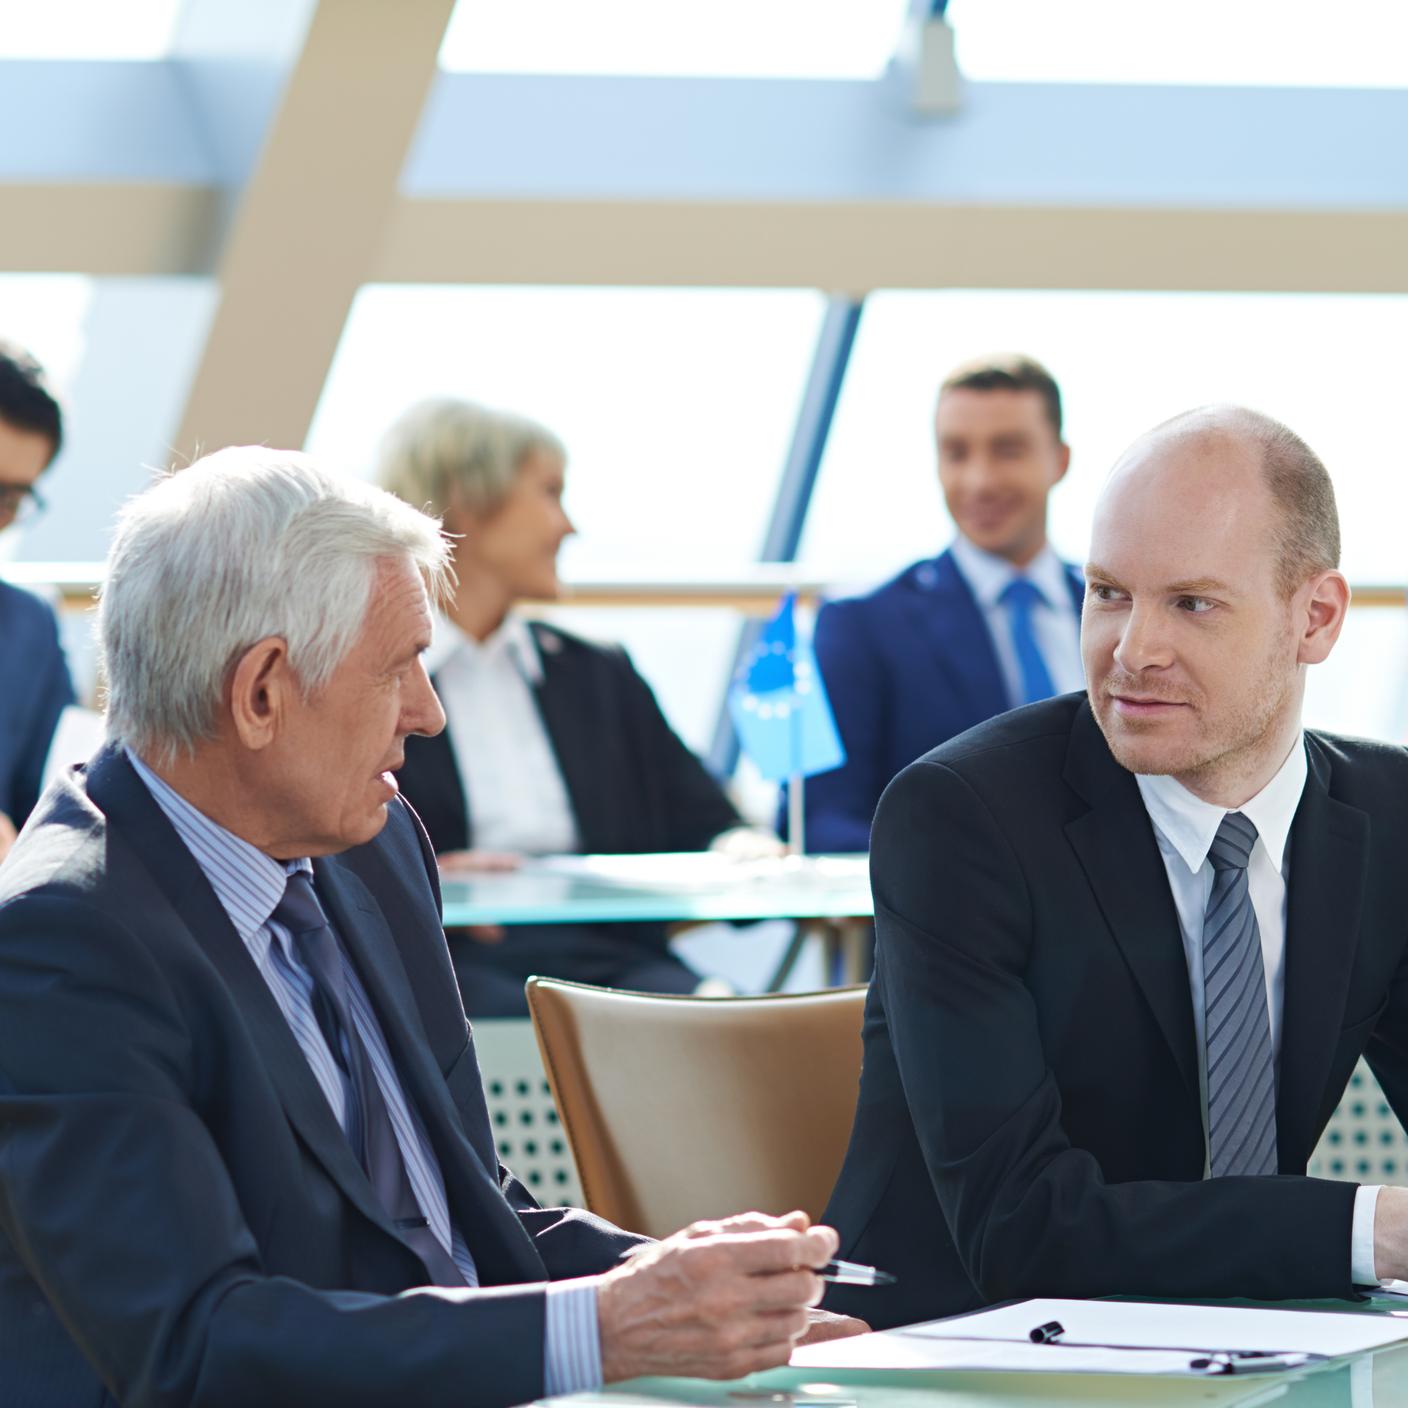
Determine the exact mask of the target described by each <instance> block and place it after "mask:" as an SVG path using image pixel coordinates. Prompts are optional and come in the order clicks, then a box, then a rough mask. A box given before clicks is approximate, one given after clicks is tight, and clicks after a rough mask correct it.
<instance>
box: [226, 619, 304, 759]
mask: <svg viewBox="0 0 1408 1408" xmlns="http://www.w3.org/2000/svg"><path fill="white" fill-rule="evenodd" d="M298 698H299V687H298V680H297V678H296V677H295V676H294V673H293V669H292V667H291V666H290V665H289V659H288V642H287V641H285V640H284V638H283V637H282V636H268V637H266V638H265V639H264V640H261V641H256V642H255V643H254V644H253V645H251V646H250V647H249V649H248V650H246V651H245V653H244V654H243V655H241V656H240V658H239V659H238V660H237V661H236V662H235V668H234V669H233V670H232V671H231V672H230V722H231V724H232V726H233V728H234V730H235V736H236V737H237V738H238V739H239V741H240V743H241V745H242V746H243V747H245V748H248V749H249V750H250V751H251V752H258V751H259V750H261V749H263V748H267V747H268V746H269V745H270V744H271V743H272V742H273V741H274V739H275V738H276V737H277V736H278V732H279V727H280V725H281V724H282V723H283V721H284V720H285V718H286V717H287V715H288V711H289V709H290V707H291V706H292V705H293V704H294V703H296V702H297V700H298Z"/></svg>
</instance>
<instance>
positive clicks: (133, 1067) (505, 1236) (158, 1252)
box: [0, 749, 638, 1408]
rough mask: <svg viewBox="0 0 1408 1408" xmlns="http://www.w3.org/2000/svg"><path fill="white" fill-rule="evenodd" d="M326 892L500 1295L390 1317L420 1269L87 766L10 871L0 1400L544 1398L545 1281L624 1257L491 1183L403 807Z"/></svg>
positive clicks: (580, 1224)
mask: <svg viewBox="0 0 1408 1408" xmlns="http://www.w3.org/2000/svg"><path fill="white" fill-rule="evenodd" d="M314 866H315V870H316V872H317V879H318V886H319V890H320V893H321V894H322V895H323V896H324V897H325V899H326V900H327V902H328V905H329V909H330V911H331V912H332V914H333V916H334V919H335V922H336V923H337V926H338V929H339V931H340V933H341V934H342V936H343V939H344V941H345V943H346V945H347V948H348V952H349V955H350V956H351V958H352V961H353V962H354V963H355V964H356V966H357V968H358V971H359V973H360V976H361V978H362V981H363V983H364V984H365V986H366V989H367V992H368V994H369V996H370V997H371V999H372V1002H373V1004H374V1005H375V1007H376V1010H377V1015H378V1017H379V1019H380V1021H381V1024H382V1027H383V1029H384V1031H385V1033H386V1038H387V1044H388V1046H389V1048H390V1050H391V1052H392V1054H393V1057H394V1059H395V1061H396V1064H397V1068H398V1071H399V1073H400V1076H401V1080H402V1082H403V1085H404V1087H405V1090H406V1094H407V1096H408V1097H409V1099H410V1100H411V1101H412V1102H413V1103H414V1105H415V1108H416V1109H417V1110H418V1111H419V1113H420V1116H421V1118H422V1119H423V1121H424V1123H425V1125H426V1128H427V1130H428V1132H429V1135H430V1139H431V1143H432V1144H433V1146H434V1149H435V1152H436V1155H437V1157H438V1159H439V1162H440V1167H441V1170H442V1172H443V1174H444V1179H445V1187H446V1193H447V1196H448V1199H449V1204H450V1210H451V1216H452V1217H453V1218H454V1219H455V1221H456V1223H457V1225H458V1226H459V1227H460V1228H461V1230H462V1231H463V1233H464V1236H465V1240H466V1242H467V1244H468V1246H469V1248H470V1251H471V1252H472V1253H473V1255H474V1258H475V1261H476V1263H477V1265H478V1269H479V1273H480V1276H481V1278H482V1280H483V1282H484V1284H485V1286H486V1287H489V1288H491V1289H486V1290H483V1291H463V1292H436V1291H429V1292H421V1293H418V1294H417V1293H413V1294H410V1295H403V1294H401V1293H402V1292H406V1291H408V1290H411V1289H412V1288H413V1287H415V1286H417V1285H419V1284H420V1283H421V1282H422V1281H423V1280H424V1273H423V1271H422V1270H421V1268H420V1267H419V1265H418V1262H417V1260H416V1258H415V1257H414V1256H413V1255H412V1253H411V1252H410V1249H409V1248H408V1247H407V1246H406V1245H405V1244H404V1243H403V1242H402V1240H401V1239H400V1237H399V1236H398V1235H397V1233H396V1231H395V1230H394V1228H393V1227H392V1226H391V1225H390V1223H389V1222H388V1220H387V1218H386V1216H385V1214H384V1213H383V1212H382V1210H381V1208H380V1206H379V1205H378V1204H377V1203H376V1201H375V1199H374V1197H373V1195H372V1193H371V1189H370V1185H369V1184H368V1183H367V1180H366V1178H365V1176H364V1175H363V1174H362V1172H361V1170H360V1167H359V1166H358V1164H357V1163H356V1160H355V1158H354V1156H353V1154H352V1152H351V1149H350V1146H349V1145H348V1144H347V1141H346V1139H345V1138H344V1137H343V1135H342V1132H341V1130H340V1128H339V1127H338V1125H337V1122H336V1120H335V1118H334V1117H333V1115H332V1112H331V1110H330V1108H329V1106H328V1104H327V1102H326V1100H325V1099H324V1098H323V1096H322V1093H321V1091H320V1089H319V1087H318V1085H317V1083H316V1081H315V1079H314V1077H313V1075H312V1072H311V1070H310V1069H309V1067H308V1064H307V1061H306V1060H305V1058H304V1056H303V1054H302V1051H301V1050H300V1049H299V1047H298V1044H297V1041H296V1040H295V1038H294V1036H293V1034H292V1032H291V1030H290V1029H289V1027H288V1025H287V1023H286V1022H285V1021H284V1018H283V1016H282V1014H281V1012H280V1010H279V1008H278V1006H277V1005H276V1003H275V1001H274V998H273V996H272V994H271V993H270V992H269V989H268V987H267V986H266V984H265V982H264V979H263V978H262V976H261V975H260V973H259V971H258V969H257V968H256V966H255V964H254V961H253V959H252V958H251V957H250V955H249V953H248V951H247V950H246V948H245V946H244V944H243V942H242V941H241V940H240V938H239V936H238V934H237V933H236V932H235V930H234V929H233V927H232V926H231V924H230V922H229V920H228V918H227V917H226V915H225V912H224V910H223V908H222V907H221V905H220V903H219V901H218V900H217V899H216V897H215V893H214V891H213V890H212V889H211V887H210V885H209V884H208V882H207V881H206V879H205V877H204V875H203V874H202V873H201V871H200V869H199V867H198V866H197V864H196V862H195V860H194V859H193V857H192V856H191V855H190V853H189V852H188V851H187V850H186V848H185V846H184V845H183V844H182V842H181V841H180V839H179V838H178V837H177V835H176V833H175V831H174V830H173V828H172V827H171V825H170V823H169V822H168V821H167V819H166V817H165V816H164V815H163V814H162V812H161V811H160V809H159V808H158V807H157V805H156V803H155V801H153V799H152V797H151V795H150V793H149V792H148V791H147V790H146V788H145V786H144V785H143V784H142V782H141V780H140V779H139V778H138V777H137V775H136V774H135V772H134V771H133V769H132V767H131V765H130V764H129V763H128V762H127V761H126V758H125V757H124V756H123V755H122V754H121V753H119V752H115V751H113V750H111V749H105V750H104V751H103V752H101V753H100V754H99V755H98V756H97V757H96V758H95V759H94V761H93V762H92V764H90V765H89V768H88V770H87V773H86V776H85V774H84V773H83V772H82V771H81V770H76V771H75V772H74V773H73V774H71V775H70V776H69V777H66V778H64V779H63V780H61V781H60V782H59V783H57V784H56V785H55V786H54V787H53V788H51V789H50V790H49V792H47V793H46V794H45V797H44V799H43V800H42V801H41V803H40V806H39V808H38V809H37V811H36V814H35V816H34V817H33V818H32V819H31V822H30V825H29V827H28V829H27V830H26V832H25V834H24V836H23V837H22V838H21V840H20V841H19V843H18V844H17V845H16V847H15V849H14V851H13V852H12V854H11V856H10V858H9V859H8V860H7V862H6V864H5V867H4V870H3V872H0V1400H3V1401H4V1402H5V1403H7V1404H16V1405H24V1408H47V1406H48V1405H54V1408H60V1405H62V1408H69V1405H73V1404H78V1403H91V1404H99V1403H111V1402H112V1401H113V1400H114V1399H115V1400H117V1401H120V1402H122V1403H123V1404H128V1405H170V1408H176V1405H182V1408H185V1405H195V1404H201V1405H205V1404H230V1405H240V1406H241V1408H246V1405H249V1404H256V1403H257V1404H261V1405H274V1404H298V1405H306V1404H310V1403H337V1404H340V1405H344V1408H350V1405H354V1404H365V1405H369V1408H370V1405H376V1408H383V1405H386V1404H388V1403H412V1402H414V1403H417V1404H441V1403H443V1404H455V1405H462V1404H466V1403H470V1404H485V1405H498V1404H511V1403H520V1402H523V1401H525V1400H527V1399H532V1398H534V1397H537V1396H539V1395H540V1394H541V1392H542V1389H543V1358H542V1350H543V1330H544V1316H545V1310H544V1295H543V1287H542V1285H541V1284H533V1283H542V1282H544V1281H547V1280H549V1279H555V1278H559V1277H569V1276H578V1275H585V1274H588V1273H592V1272H596V1271H601V1270H604V1269H606V1268H607V1267H608V1266H610V1265H611V1264H612V1263H613V1262H614V1261H615V1260H616V1258H617V1256H618V1255H619V1253H620V1252H621V1251H622V1250H623V1249H624V1248H625V1247H626V1246H628V1245H630V1244H631V1243H633V1242H634V1241H637V1240H638V1239H637V1238H633V1237H630V1236H628V1235H627V1234H625V1233H622V1232H619V1231H617V1230H616V1229H615V1228H612V1227H610V1226H609V1225H608V1224H606V1223H603V1222H601V1221H599V1220H597V1219H595V1218H592V1217H590V1216H589V1215H587V1214H584V1213H579V1212H574V1211H563V1210H556V1211H545V1210H543V1209H540V1208H538V1206H537V1205H536V1204H535V1203H534V1201H533V1199H532V1198H531V1197H530V1196H529V1194H528V1193H527V1192H526V1191H525V1190H524V1189H523V1188H522V1187H521V1186H520V1185H519V1184H518V1182H517V1181H516V1180H515V1179H514V1178H513V1176H512V1175H511V1174H510V1173H509V1172H508V1171H507V1170H506V1169H504V1168H503V1167H502V1166H501V1165H500V1164H499V1162H498V1159H497V1157H496V1154H495V1148H494V1140H493V1135H492V1133H491V1129H490V1124H489V1119H488V1115H487V1112H486V1109H485V1105H484V1098H483V1093H482V1089H481V1085H480V1076H479V1069H478V1066H477V1064H476V1061H475V1057H474V1048H473V1045H472V1043H471V1041H470V1039H469V1032H468V1027H467V1024H466V1022H465V1018H464V1012H463V1009H462V1008H461V1006H460V1002H459V997H458V995H457V993H456V989H455V982H454V977H453V974H452V973H451V970H450V963H449V958H448V955H447V953H446V949H445V941H444V936H443V932H442V930H441V928H440V923H439V915H438V892H437V889H436V872H435V868H434V864H433V858H432V856H431V854H430V851H429V848H428V847H427V846H426V844H425V841H424V836H423V834H422V833H421V832H420V830H419V828H418V827H417V825H416V824H415V820H414V816H413V814H412V813H411V812H410V811H409V809H408V808H406V807H405V806H404V805H402V804H400V803H395V804H393V805H392V806H391V808H390V816H389V819H388V822H387V825H386V827H385V829H384V830H383V832H382V834H381V835H380V836H379V837H378V838H377V839H376V840H375V841H373V842H371V843H370V844H369V845H366V846H362V847H359V848H357V849H355V850H352V851H348V852H346V853H344V854H342V855H340V856H336V857H328V858H326V859H322V860H318V861H315V862H314ZM104 1391H106V1395H110V1397H109V1396H105V1392H104Z"/></svg>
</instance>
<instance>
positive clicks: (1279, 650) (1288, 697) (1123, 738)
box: [1096, 641, 1297, 795]
mask: <svg viewBox="0 0 1408 1408" xmlns="http://www.w3.org/2000/svg"><path fill="white" fill-rule="evenodd" d="M1287 648H1288V646H1287V644H1286V643H1285V642H1282V641H1277V642H1276V643H1275V645H1274V646H1273V648H1272V649H1270V650H1269V651H1268V652H1267V654H1266V657H1265V659H1263V660H1262V661H1260V662H1259V664H1258V666H1257V667H1256V673H1257V676H1258V679H1259V681H1260V687H1259V688H1258V689H1257V690H1256V692H1255V693H1254V694H1252V695H1251V696H1250V697H1248V698H1246V699H1244V700H1242V701H1239V703H1238V705H1237V707H1236V708H1234V709H1232V710H1231V711H1230V712H1226V713H1223V714H1222V715H1221V716H1220V717H1218V718H1216V719H1215V720H1213V721H1211V722H1209V720H1208V717H1207V713H1206V701H1205V700H1203V699H1196V698H1195V699H1193V700H1190V701H1188V702H1189V707H1190V708H1191V710H1192V712H1193V716H1194V718H1193V722H1194V723H1195V725H1196V726H1197V727H1196V729H1195V731H1194V733H1193V735H1192V736H1191V737H1190V738H1189V739H1188V740H1187V742H1186V743H1184V744H1183V745H1182V746H1181V747H1174V748H1170V747H1169V746H1167V745H1165V746H1164V747H1160V748H1150V747H1149V746H1148V743H1149V742H1151V741H1153V740H1154V739H1157V737H1158V724H1157V723H1150V724H1149V725H1147V726H1145V725H1143V724H1141V722H1140V721H1139V720H1137V719H1136V720H1126V719H1120V720H1119V721H1118V722H1115V721H1114V719H1113V717H1112V715H1113V713H1114V702H1113V700H1112V699H1111V698H1110V694H1109V691H1113V692H1115V693H1118V692H1121V689H1122V687H1123V686H1124V685H1125V684H1126V683H1128V684H1129V685H1130V687H1131V688H1134V687H1135V682H1134V681H1132V680H1129V678H1128V677H1127V676H1120V675H1110V676H1107V677H1106V679H1105V680H1104V681H1103V682H1102V684H1101V690H1100V707H1099V708H1097V709H1096V722H1097V723H1098V724H1099V725H1100V732H1101V733H1102V734H1104V736H1105V742H1106V744H1108V746H1109V749H1110V752H1111V754H1112V755H1113V756H1114V759H1115V761H1116V762H1117V763H1119V765H1120V766H1121V767H1122V768H1125V769H1126V770H1127V771H1129V772H1133V773H1143V774H1145V775H1146V776H1169V777H1174V778H1177V779H1178V780H1179V781H1181V782H1183V783H1184V784H1185V785H1187V786H1189V787H1190V789H1191V790H1193V791H1195V792H1198V793H1199V794H1200V795H1206V794H1207V793H1208V792H1210V791H1216V790H1218V789H1217V788H1216V783H1217V781H1218V780H1219V779H1222V778H1227V777H1230V776H1233V775H1235V774H1236V773H1238V772H1240V771H1242V770H1243V769H1244V768H1247V767H1251V768H1252V769H1253V770H1255V764H1256V762H1258V761H1259V754H1260V753H1262V752H1264V751H1265V750H1267V749H1268V748H1269V747H1270V745H1271V744H1272V743H1273V742H1274V740H1275V735H1276V733H1277V732H1278V731H1279V729H1280V728H1281V726H1282V724H1283V723H1284V721H1285V718H1286V715H1287V712H1288V710H1290V709H1291V708H1292V707H1293V705H1294V699H1293V695H1294V691H1295V685H1296V678H1297V676H1296V671H1295V669H1294V668H1292V669H1291V670H1289V671H1287V670H1286V668H1285V664H1284V662H1285V659H1286V652H1287ZM1138 692H1140V693H1148V692H1149V691H1148V687H1147V686H1138Z"/></svg>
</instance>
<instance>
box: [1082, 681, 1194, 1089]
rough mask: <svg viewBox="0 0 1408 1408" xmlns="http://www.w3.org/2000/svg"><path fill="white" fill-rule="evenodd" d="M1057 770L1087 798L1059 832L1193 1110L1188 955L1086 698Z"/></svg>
mask: <svg viewBox="0 0 1408 1408" xmlns="http://www.w3.org/2000/svg"><path fill="white" fill-rule="evenodd" d="M1065 776H1066V781H1067V783H1068V784H1070V786H1071V787H1073V788H1074V789H1075V791H1076V792H1077V793H1079V794H1080V796H1081V797H1083V798H1084V799H1085V800H1086V801H1087V802H1088V803H1090V810H1089V811H1088V812H1086V813H1085V814H1084V815H1083V816H1079V817H1077V818H1076V819H1075V820H1074V821H1071V822H1069V823H1067V825H1066V835H1067V838H1068V839H1069V840H1070V843H1071V846H1072V847H1073V848H1074V850H1075V853H1076V855H1077V857H1078V858H1079V860H1080V863H1081V866H1082V868H1083V869H1084V870H1085V874H1086V878H1087V879H1088V880H1089V881H1090V887H1091V889H1092V890H1093V891H1094V892H1095V898H1096V901H1097V902H1098V903H1099V905H1100V909H1101V911H1102V912H1103V913H1104V915H1105V921H1106V923H1107V924H1108V925H1109V928H1110V932H1111V934H1112V935H1113V936H1114V939H1115V942H1116V943H1117V944H1118V945H1119V948H1120V951H1121V953H1123V955H1124V958H1125V962H1126V963H1127V964H1128V965H1129V968H1130V971H1131V972H1132V973H1133V975H1134V979H1135V981H1136V982H1137V983H1138V985H1139V989H1140V991H1141V992H1142V993H1143V995H1144V1000H1145V1001H1146V1002H1147V1003H1148V1005H1149V1007H1150V1009H1151V1010H1152V1012H1153V1014H1154V1020H1155V1021H1156V1022H1157V1023H1158V1027H1159V1030H1160V1031H1161V1032H1162V1033H1163V1037H1164V1040H1165V1041H1166V1042H1167V1043H1168V1046H1169V1049H1170V1051H1171V1052H1172V1053H1173V1058H1174V1062H1175V1063H1176V1065H1177V1067H1178V1072H1179V1075H1180V1076H1181V1077H1182V1080H1183V1085H1184V1090H1185V1093H1186V1094H1187V1096H1188V1098H1189V1099H1190V1100H1191V1101H1192V1102H1193V1103H1194V1106H1195V1108H1197V1109H1198V1110H1201V1102H1202V1096H1201V1093H1200V1091H1199V1086H1198V1047H1197V1034H1196V1031H1195V1029H1194V1026H1193V1007H1192V997H1191V994H1190V992H1189V986H1188V960H1187V958H1186V957H1185V955H1184V952H1183V937H1182V931H1181V929H1180V928H1179V924H1178V911H1177V909H1176V908H1175V907H1174V903H1173V893H1172V891H1171V890H1170V889H1169V883H1168V872H1167V871H1166V870H1165V869H1164V863H1163V858H1162V857H1161V856H1160V855H1159V848H1158V843H1157V841H1156V840H1155V838H1154V828H1153V823H1152V822H1151V821H1150V820H1149V814H1148V812H1147V811H1146V810H1145V808H1144V803H1143V800H1142V798H1141V797H1140V795H1139V787H1138V784H1137V783H1136V782H1135V780H1134V775H1133V774H1132V773H1130V772H1128V771H1126V770H1125V769H1124V768H1122V767H1121V766H1120V765H1119V764H1118V763H1117V762H1116V761H1115V760H1114V758H1113V757H1112V756H1111V754H1110V750H1109V747H1108V745H1107V744H1106V742H1105V739H1104V736H1103V735H1102V734H1101V732H1100V729H1099V726H1098V725H1097V724H1096V722H1095V716H1094V715H1093V714H1092V713H1091V711H1090V705H1089V704H1088V703H1083V704H1082V705H1081V707H1080V710H1079V712H1078V713H1077V714H1076V718H1075V723H1074V724H1073V725H1072V729H1071V742H1070V747H1069V750H1068V752H1067V755H1066V773H1065Z"/></svg>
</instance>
